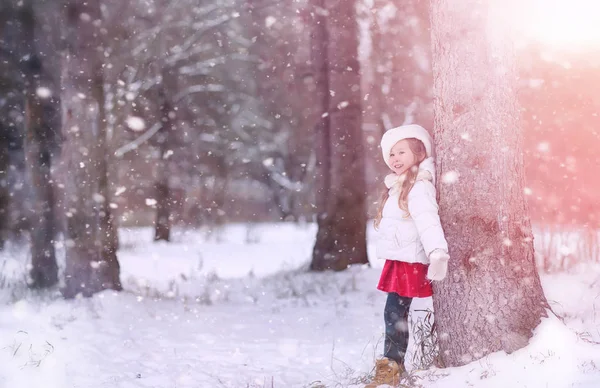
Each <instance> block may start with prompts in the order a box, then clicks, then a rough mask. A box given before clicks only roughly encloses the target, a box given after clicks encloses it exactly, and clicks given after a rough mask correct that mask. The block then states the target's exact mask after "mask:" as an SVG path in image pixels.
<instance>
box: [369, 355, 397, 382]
mask: <svg viewBox="0 0 600 388" xmlns="http://www.w3.org/2000/svg"><path fill="white" fill-rule="evenodd" d="M403 373H404V365H398V363H397V362H396V361H394V360H392V359H391V358H387V357H384V358H382V359H379V360H377V362H376V363H375V377H374V378H373V381H372V382H370V383H369V384H367V385H365V388H376V387H379V386H380V385H384V384H387V385H391V386H392V387H395V386H397V385H398V383H400V376H401V375H402V374H403Z"/></svg>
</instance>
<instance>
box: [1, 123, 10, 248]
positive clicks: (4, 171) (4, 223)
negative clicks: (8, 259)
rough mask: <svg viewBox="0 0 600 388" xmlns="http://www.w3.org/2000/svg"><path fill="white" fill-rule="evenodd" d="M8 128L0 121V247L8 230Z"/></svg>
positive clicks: (7, 234)
mask: <svg viewBox="0 0 600 388" xmlns="http://www.w3.org/2000/svg"><path fill="white" fill-rule="evenodd" d="M8 132H9V128H7V127H6V126H4V125H3V124H2V122H0V137H1V138H2V140H1V141H0V249H3V248H4V244H5V243H6V240H7V239H8V236H9V232H10V223H11V221H10V219H11V218H10V211H9V210H10V185H9V184H8V169H9V166H10V154H9V152H8V149H9V148H8V147H9V141H10V140H9V138H8Z"/></svg>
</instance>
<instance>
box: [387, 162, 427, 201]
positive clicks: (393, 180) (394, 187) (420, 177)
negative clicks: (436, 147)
mask: <svg viewBox="0 0 600 388" xmlns="http://www.w3.org/2000/svg"><path fill="white" fill-rule="evenodd" d="M404 179H406V174H402V175H396V174H389V175H386V177H385V179H384V183H385V186H386V187H387V188H388V189H390V195H393V194H397V193H399V192H400V189H401V188H402V182H404ZM416 180H417V181H430V182H432V183H435V166H434V164H433V158H427V159H425V160H423V161H422V162H421V164H420V165H419V172H418V173H417V179H416Z"/></svg>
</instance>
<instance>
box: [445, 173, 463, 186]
mask: <svg viewBox="0 0 600 388" xmlns="http://www.w3.org/2000/svg"><path fill="white" fill-rule="evenodd" d="M458 176H459V174H458V171H448V172H447V173H445V174H444V176H443V177H442V182H444V183H446V184H453V183H456V182H458Z"/></svg>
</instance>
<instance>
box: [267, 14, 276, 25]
mask: <svg viewBox="0 0 600 388" xmlns="http://www.w3.org/2000/svg"><path fill="white" fill-rule="evenodd" d="M276 22H277V19H275V17H273V16H267V17H266V18H265V26H266V27H267V28H271V27H273V25H274V24H275V23H276Z"/></svg>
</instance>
